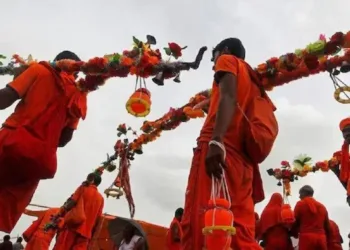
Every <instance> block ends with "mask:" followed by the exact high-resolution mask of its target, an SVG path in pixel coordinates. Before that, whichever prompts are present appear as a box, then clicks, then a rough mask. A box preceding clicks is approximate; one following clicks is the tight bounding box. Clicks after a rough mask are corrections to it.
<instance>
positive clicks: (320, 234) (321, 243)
mask: <svg viewBox="0 0 350 250" xmlns="http://www.w3.org/2000/svg"><path fill="white" fill-rule="evenodd" d="M294 215H295V227H294V228H293V229H294V230H293V232H294V233H295V234H296V233H299V250H327V236H326V233H328V232H329V228H330V227H329V219H328V212H327V209H326V208H325V206H323V205H322V204H321V203H320V202H318V201H316V200H315V199H314V198H312V197H306V198H304V199H302V200H300V201H298V203H297V204H296V205H295V208H294Z"/></svg>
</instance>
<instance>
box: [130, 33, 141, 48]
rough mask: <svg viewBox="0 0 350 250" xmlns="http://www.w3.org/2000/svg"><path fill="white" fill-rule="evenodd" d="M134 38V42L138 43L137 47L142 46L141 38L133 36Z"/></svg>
mask: <svg viewBox="0 0 350 250" xmlns="http://www.w3.org/2000/svg"><path fill="white" fill-rule="evenodd" d="M132 40H133V41H134V43H135V44H136V45H137V47H139V46H140V43H141V42H140V40H139V39H137V38H136V37H134V36H133V37H132Z"/></svg>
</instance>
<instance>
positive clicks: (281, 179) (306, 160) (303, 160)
mask: <svg viewBox="0 0 350 250" xmlns="http://www.w3.org/2000/svg"><path fill="white" fill-rule="evenodd" d="M311 160H312V159H311V157H309V156H307V155H300V156H299V157H297V158H295V159H294V160H293V164H292V165H291V164H290V163H289V162H288V161H282V162H281V167H280V168H275V169H272V168H270V169H268V170H267V173H268V174H269V175H270V176H273V177H275V178H276V179H277V180H278V183H277V185H278V186H282V185H283V189H284V193H285V194H286V195H287V196H289V195H290V194H291V186H290V183H291V182H294V180H298V178H299V177H304V176H306V175H308V174H309V173H315V172H317V171H322V172H328V171H329V170H334V169H335V168H339V165H340V162H341V155H340V152H336V153H334V154H333V157H332V158H331V159H329V160H325V161H320V162H316V164H314V165H312V164H311Z"/></svg>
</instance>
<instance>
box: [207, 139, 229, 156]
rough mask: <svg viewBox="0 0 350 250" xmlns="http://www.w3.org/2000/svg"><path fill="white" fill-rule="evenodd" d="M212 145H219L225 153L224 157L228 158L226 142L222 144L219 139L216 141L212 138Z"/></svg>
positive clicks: (210, 143)
mask: <svg viewBox="0 0 350 250" xmlns="http://www.w3.org/2000/svg"><path fill="white" fill-rule="evenodd" d="M210 145H215V146H218V147H219V148H220V149H221V150H222V151H223V153H224V159H226V149H225V146H224V144H222V143H221V142H218V141H214V140H211V141H210V142H209V146H210Z"/></svg>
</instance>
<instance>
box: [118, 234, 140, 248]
mask: <svg viewBox="0 0 350 250" xmlns="http://www.w3.org/2000/svg"><path fill="white" fill-rule="evenodd" d="M140 238H141V237H140V236H137V235H134V236H133V237H132V238H131V241H130V242H129V244H126V243H125V241H124V240H123V241H122V244H121V245H120V247H119V250H134V247H135V245H136V243H137V242H138V241H139V239H140Z"/></svg>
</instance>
